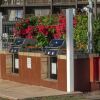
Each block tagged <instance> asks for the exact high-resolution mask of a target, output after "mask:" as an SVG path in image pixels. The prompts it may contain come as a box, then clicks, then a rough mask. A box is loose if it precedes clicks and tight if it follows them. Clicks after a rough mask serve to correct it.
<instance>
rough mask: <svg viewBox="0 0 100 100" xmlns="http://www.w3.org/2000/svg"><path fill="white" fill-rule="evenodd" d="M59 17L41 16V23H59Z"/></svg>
mask: <svg viewBox="0 0 100 100" xmlns="http://www.w3.org/2000/svg"><path fill="white" fill-rule="evenodd" d="M57 19H58V18H57V17H56V16H53V15H51V16H42V17H41V19H40V20H41V23H42V25H54V24H56V23H57Z"/></svg>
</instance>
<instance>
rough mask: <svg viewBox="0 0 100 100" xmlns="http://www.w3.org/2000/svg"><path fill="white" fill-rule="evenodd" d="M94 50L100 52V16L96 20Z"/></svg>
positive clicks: (94, 25)
mask: <svg viewBox="0 0 100 100" xmlns="http://www.w3.org/2000/svg"><path fill="white" fill-rule="evenodd" d="M93 30H94V42H93V43H94V45H93V46H94V52H95V53H99V54H100V16H99V17H98V18H97V19H96V20H95V21H94V24H93Z"/></svg>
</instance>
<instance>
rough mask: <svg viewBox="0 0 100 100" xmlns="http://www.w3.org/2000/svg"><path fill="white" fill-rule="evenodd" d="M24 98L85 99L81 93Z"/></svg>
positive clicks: (41, 99) (43, 99)
mask: <svg viewBox="0 0 100 100" xmlns="http://www.w3.org/2000/svg"><path fill="white" fill-rule="evenodd" d="M24 100H86V99H85V97H84V96H83V95H61V96H48V97H36V98H28V99H24Z"/></svg>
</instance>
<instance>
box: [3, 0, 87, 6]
mask: <svg viewBox="0 0 100 100" xmlns="http://www.w3.org/2000/svg"><path fill="white" fill-rule="evenodd" d="M51 2H52V0H25V3H24V0H3V1H2V5H3V6H12V5H20V6H21V5H24V4H25V5H26V6H28V5H35V4H44V5H45V4H50V3H51ZM75 2H76V0H53V3H54V4H57V3H65V4H67V3H68V4H71V3H75ZM77 2H80V3H86V2H88V0H77Z"/></svg>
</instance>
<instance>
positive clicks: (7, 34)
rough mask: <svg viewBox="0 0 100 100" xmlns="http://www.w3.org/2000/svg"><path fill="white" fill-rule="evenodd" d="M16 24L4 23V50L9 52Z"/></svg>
mask: <svg viewBox="0 0 100 100" xmlns="http://www.w3.org/2000/svg"><path fill="white" fill-rule="evenodd" d="M14 25H15V22H3V25H2V26H3V33H2V37H1V38H2V48H3V49H5V50H7V49H8V48H9V44H11V43H13V39H14V37H13V29H14Z"/></svg>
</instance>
